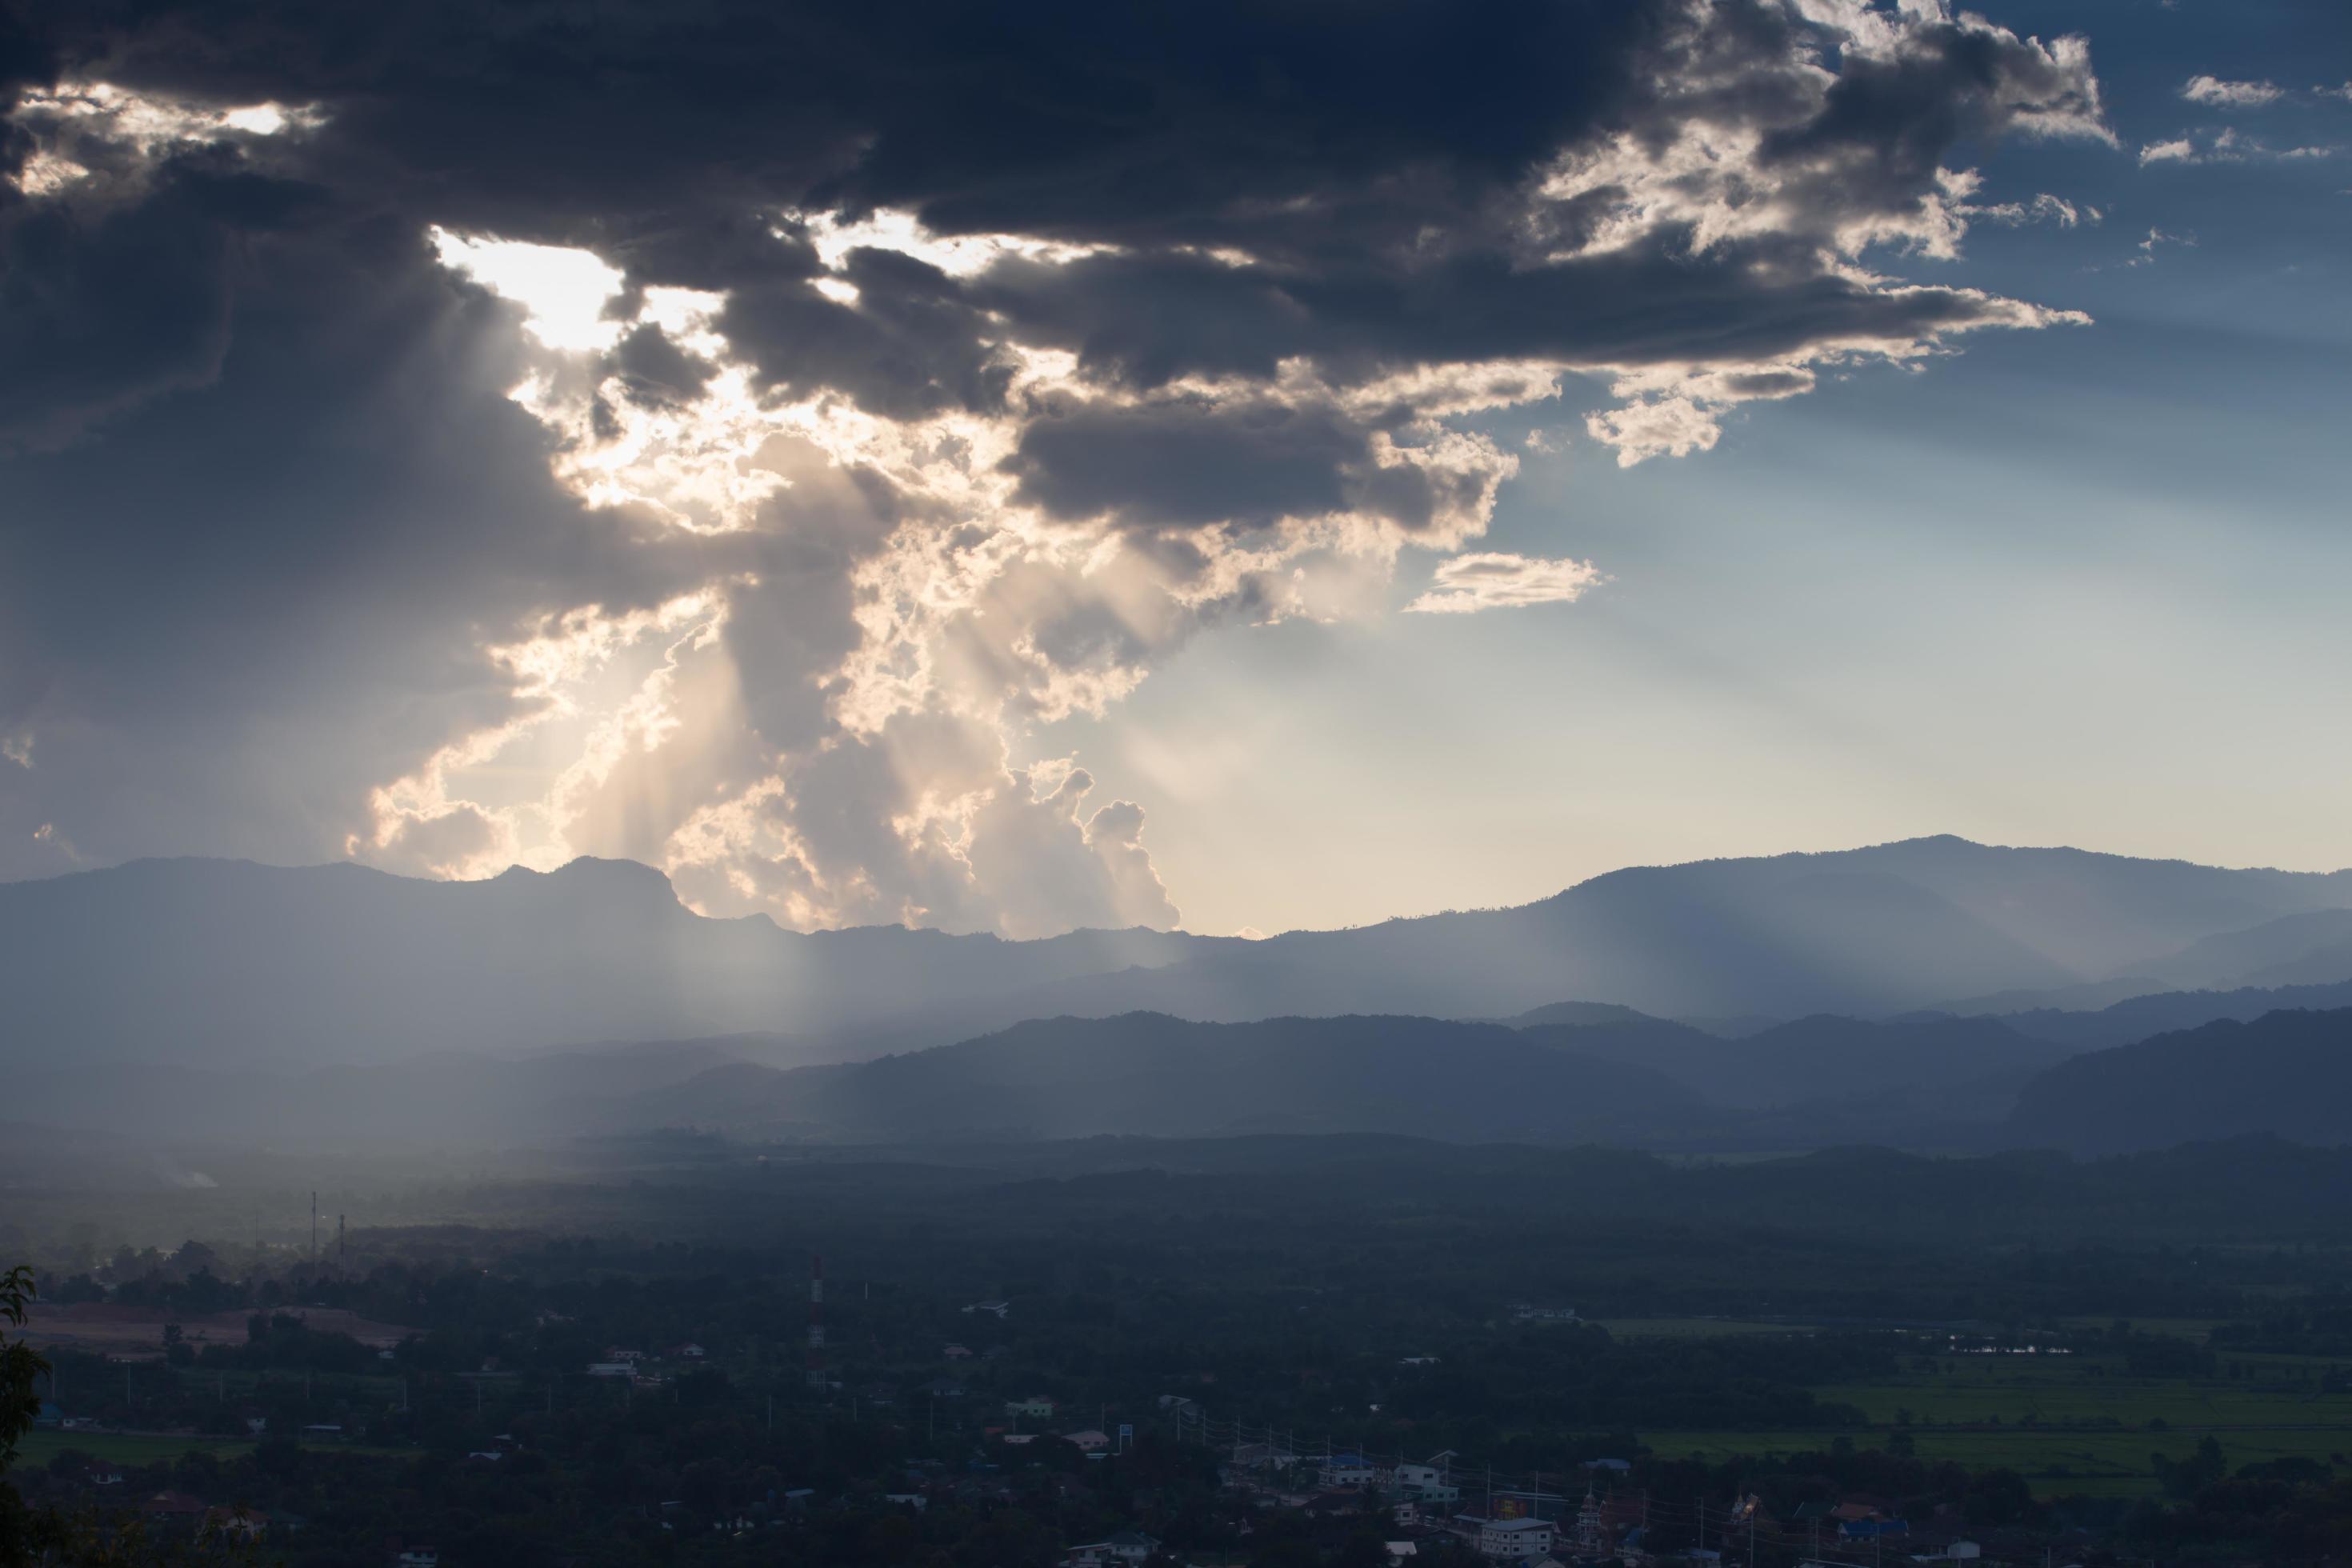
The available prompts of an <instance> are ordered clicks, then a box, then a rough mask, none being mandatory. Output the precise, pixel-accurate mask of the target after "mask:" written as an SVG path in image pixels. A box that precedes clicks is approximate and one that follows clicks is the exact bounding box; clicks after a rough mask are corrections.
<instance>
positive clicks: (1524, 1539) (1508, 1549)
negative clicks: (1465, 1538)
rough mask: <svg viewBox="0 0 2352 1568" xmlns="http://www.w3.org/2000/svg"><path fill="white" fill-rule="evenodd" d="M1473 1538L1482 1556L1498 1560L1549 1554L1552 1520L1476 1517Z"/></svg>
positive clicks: (1501, 1561)
mask: <svg viewBox="0 0 2352 1568" xmlns="http://www.w3.org/2000/svg"><path fill="white" fill-rule="evenodd" d="M1471 1522H1475V1524H1476V1525H1477V1527H1478V1531H1477V1534H1476V1535H1475V1537H1473V1538H1472V1540H1473V1543H1474V1544H1475V1545H1476V1547H1477V1548H1478V1554H1479V1555H1480V1556H1482V1557H1491V1558H1493V1559H1494V1560H1495V1561H1496V1562H1497V1563H1525V1562H1528V1561H1531V1560H1533V1559H1535V1558H1538V1557H1548V1556H1549V1555H1550V1554H1551V1545H1552V1534H1553V1530H1552V1523H1551V1521H1549V1520H1546V1519H1478V1520H1474V1521H1471Z"/></svg>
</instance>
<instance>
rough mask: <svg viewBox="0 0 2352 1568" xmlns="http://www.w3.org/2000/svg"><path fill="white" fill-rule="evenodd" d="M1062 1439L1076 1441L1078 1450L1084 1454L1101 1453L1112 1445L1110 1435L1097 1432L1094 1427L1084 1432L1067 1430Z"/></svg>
mask: <svg viewBox="0 0 2352 1568" xmlns="http://www.w3.org/2000/svg"><path fill="white" fill-rule="evenodd" d="M1062 1441H1063V1442H1065V1443H1076V1445H1077V1446H1078V1451H1079V1452H1080V1453H1082V1454H1099V1453H1102V1452H1104V1451H1105V1450H1107V1449H1108V1448H1109V1447H1110V1437H1109V1436H1108V1434H1105V1433H1102V1432H1097V1431H1096V1430H1094V1429H1093V1428H1092V1427H1088V1428H1087V1429H1086V1430H1085V1431H1083V1432H1065V1433H1063V1434H1062Z"/></svg>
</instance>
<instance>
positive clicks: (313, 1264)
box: [310, 1187, 319, 1275]
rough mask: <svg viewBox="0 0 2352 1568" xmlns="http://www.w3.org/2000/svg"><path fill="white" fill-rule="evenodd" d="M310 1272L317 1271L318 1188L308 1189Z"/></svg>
mask: <svg viewBox="0 0 2352 1568" xmlns="http://www.w3.org/2000/svg"><path fill="white" fill-rule="evenodd" d="M310 1272H311V1273H312V1274H313V1275H316V1274H317V1273H318V1272H319V1189H318V1188H316V1187H313V1188H311V1189H310Z"/></svg>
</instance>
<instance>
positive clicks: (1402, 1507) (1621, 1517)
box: [1223, 1442, 1982, 1568]
mask: <svg viewBox="0 0 2352 1568" xmlns="http://www.w3.org/2000/svg"><path fill="white" fill-rule="evenodd" d="M1455 1458H1456V1456H1454V1455H1453V1454H1451V1453H1444V1454H1437V1455H1433V1456H1432V1457H1431V1458H1429V1459H1427V1460H1426V1461H1423V1462H1422V1463H1419V1464H1413V1463H1384V1462H1381V1461H1377V1460H1374V1459H1371V1458H1367V1457H1365V1456H1364V1455H1362V1454H1358V1453H1349V1452H1342V1453H1331V1454H1324V1455H1320V1456H1313V1457H1301V1456H1299V1455H1297V1454H1293V1453H1290V1452H1288V1451H1286V1449H1284V1448H1283V1447H1280V1446H1278V1445H1276V1444H1274V1443H1271V1442H1257V1443H1246V1442H1245V1443H1241V1444H1238V1445H1236V1446H1235V1447H1234V1451H1233V1455H1232V1458H1231V1459H1230V1461H1229V1462H1228V1463H1227V1464H1226V1465H1225V1466H1224V1467H1223V1473H1224V1476H1225V1480H1226V1484H1227V1485H1228V1486H1229V1487H1231V1488H1233V1489H1236V1490H1240V1491H1243V1492H1245V1493H1247V1494H1248V1495H1250V1496H1251V1497H1252V1498H1253V1499H1254V1500H1255V1501H1256V1503H1257V1504H1258V1506H1260V1507H1264V1508H1293V1509H1299V1510H1306V1511H1308V1512H1310V1513H1321V1514H1366V1513H1370V1514H1377V1515H1380V1516H1382V1517H1383V1518H1384V1519H1385V1521H1387V1522H1388V1523H1389V1524H1390V1525H1391V1529H1392V1531H1393V1534H1392V1536H1391V1539H1390V1540H1389V1542H1388V1545H1389V1554H1390V1557H1391V1560H1392V1561H1394V1562H1396V1563H1405V1562H1406V1561H1407V1560H1409V1559H1412V1558H1414V1557H1418V1556H1422V1555H1423V1554H1425V1553H1426V1552H1428V1551H1429V1550H1430V1549H1431V1548H1432V1547H1433V1545H1435V1544H1437V1543H1439V1542H1445V1543H1449V1544H1452V1545H1454V1547H1455V1548H1456V1549H1458V1548H1459V1547H1463V1546H1466V1547H1468V1548H1469V1549H1471V1550H1472V1551H1475V1552H1477V1553H1478V1554H1479V1555H1480V1556H1482V1557H1484V1558H1486V1559H1487V1560H1488V1561H1490V1562H1494V1563H1510V1564H1514V1565H1518V1568H1567V1565H1568V1564H1571V1563H1574V1564H1586V1565H1589V1564H1597V1563H1624V1564H1628V1565H1629V1568H1642V1565H1646V1564H1660V1565H1664V1564H1670V1563H1696V1564H1717V1563H1722V1562H1723V1561H1724V1560H1725V1558H1726V1556H1727V1552H1728V1553H1729V1554H1732V1555H1737V1552H1732V1551H1731V1548H1733V1547H1736V1546H1737V1544H1738V1543H1739V1542H1744V1541H1746V1540H1748V1539H1749V1537H1750V1536H1751V1535H1753V1536H1754V1537H1756V1538H1759V1539H1762V1540H1766V1541H1770V1542H1780V1543H1784V1544H1785V1543H1791V1542H1813V1543H1815V1550H1817V1551H1830V1550H1835V1551H1837V1552H1840V1553H1841V1554H1843V1553H1845V1552H1851V1551H1852V1550H1853V1549H1854V1548H1855V1547H1857V1546H1867V1547H1868V1548H1870V1549H1871V1550H1872V1552H1873V1555H1874V1557H1876V1558H1877V1559H1878V1560H1879V1561H1882V1562H1892V1563H1906V1562H1907V1563H1959V1562H1968V1563H1978V1562H1980V1561H1981V1560H1982V1556H1981V1552H1980V1549H1979V1547H1978V1546H1977V1545H1976V1544H1975V1543H1974V1542H1969V1541H1964V1540H1959V1539H1958V1538H1957V1537H1955V1536H1952V1535H1948V1534H1939V1533H1937V1532H1934V1531H1914V1530H1913V1528H1912V1526H1911V1525H1910V1524H1909V1523H1907V1522H1906V1521H1904V1520H1903V1519H1902V1518H1900V1517H1899V1516H1898V1513H1897V1510H1895V1505H1894V1504H1892V1503H1891V1502H1888V1501H1887V1500H1884V1499H1877V1498H1866V1497H1850V1498H1846V1499H1843V1500H1839V1501H1836V1502H1827V1503H1808V1504H1804V1505H1802V1506H1801V1507H1799V1508H1798V1509H1797V1510H1794V1511H1793V1513H1792V1514H1791V1516H1790V1518H1789V1519H1788V1520H1786V1521H1782V1520H1780V1519H1776V1518H1774V1517H1773V1516H1772V1515H1771V1514H1770V1513H1769V1511H1768V1510H1766V1508H1765V1506H1764V1503H1763V1500H1761V1499H1760V1498H1758V1497H1754V1496H1748V1497H1746V1498H1741V1499H1738V1500H1734V1502H1733V1503H1732V1504H1731V1506H1730V1507H1729V1508H1727V1509H1725V1510H1721V1511H1719V1512H1716V1513H1713V1514H1712V1515H1711V1516H1702V1519H1701V1528H1700V1529H1699V1530H1698V1531H1696V1533H1697V1534H1698V1535H1699V1536H1700V1537H1701V1538H1702V1542H1703V1543H1702V1544H1700V1545H1697V1546H1676V1547H1674V1548H1672V1549H1667V1548H1664V1547H1662V1546H1661V1545H1660V1544H1658V1531H1654V1529H1653V1527H1652V1518H1651V1503H1650V1500H1649V1498H1648V1497H1647V1496H1646V1495H1645V1494H1643V1493H1642V1492H1639V1491H1635V1490H1631V1489H1613V1490H1612V1489H1605V1488H1606V1486H1607V1483H1608V1481H1609V1480H1611V1479H1614V1477H1615V1476H1616V1475H1617V1474H1620V1473H1622V1472H1623V1471H1625V1470H1627V1469H1628V1468H1630V1467H1629V1466H1628V1465H1627V1464H1626V1463H1625V1461H1623V1460H1622V1459H1600V1460H1594V1461H1591V1463H1589V1464H1588V1465H1587V1466H1586V1469H1587V1471H1588V1472H1589V1474H1590V1476H1591V1479H1590V1480H1589V1481H1588V1482H1587V1485H1586V1487H1585V1490H1584V1494H1583V1497H1582V1499H1581V1500H1580V1501H1579V1500H1576V1499H1575V1498H1573V1497H1572V1496H1570V1495H1567V1494H1564V1493H1560V1492H1549V1491H1541V1490H1531V1489H1516V1488H1509V1489H1507V1488H1499V1487H1496V1486H1495V1485H1494V1484H1493V1483H1492V1481H1491V1480H1490V1479H1488V1478H1486V1477H1484V1476H1478V1477H1466V1476H1465V1474H1464V1473H1462V1472H1459V1471H1457V1470H1456V1469H1455V1468H1454V1459H1455ZM1465 1483H1466V1484H1465ZM1465 1493H1466V1494H1467V1495H1466V1496H1465ZM1676 1511H1677V1514H1679V1511H1680V1510H1676ZM1664 1516H1665V1510H1661V1520H1662V1521H1663V1520H1664ZM1677 1522H1678V1523H1679V1524H1680V1525H1681V1526H1682V1528H1681V1529H1679V1530H1677V1531H1675V1532H1674V1534H1675V1536H1676V1537H1677V1538H1680V1539H1685V1540H1686V1539H1687V1538H1688V1537H1689V1536H1690V1535H1691V1534H1693V1533H1694V1532H1693V1531H1692V1530H1691V1529H1690V1528H1689V1523H1690V1521H1689V1520H1688V1519H1686V1518H1679V1517H1678V1518H1677ZM1660 1528H1661V1529H1663V1523H1662V1524H1661V1526H1660ZM1718 1548H1721V1549H1718Z"/></svg>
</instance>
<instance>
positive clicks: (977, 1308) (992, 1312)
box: [964, 1301, 1013, 1323]
mask: <svg viewBox="0 0 2352 1568" xmlns="http://www.w3.org/2000/svg"><path fill="white" fill-rule="evenodd" d="M1012 1310H1013V1303H1012V1302H1010V1301H974V1302H973V1303H972V1304H971V1306H969V1307H966V1308H965V1309H964V1312H965V1314H966V1315H967V1316H969V1315H970V1314H971V1313H974V1312H986V1313H987V1314H988V1315H989V1316H990V1317H992V1318H994V1319H995V1320H996V1321H998V1322H1000V1323H1001V1322H1003V1321H1004V1320H1005V1318H1006V1317H1007V1316H1008V1315H1010V1314H1011V1312H1012Z"/></svg>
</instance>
